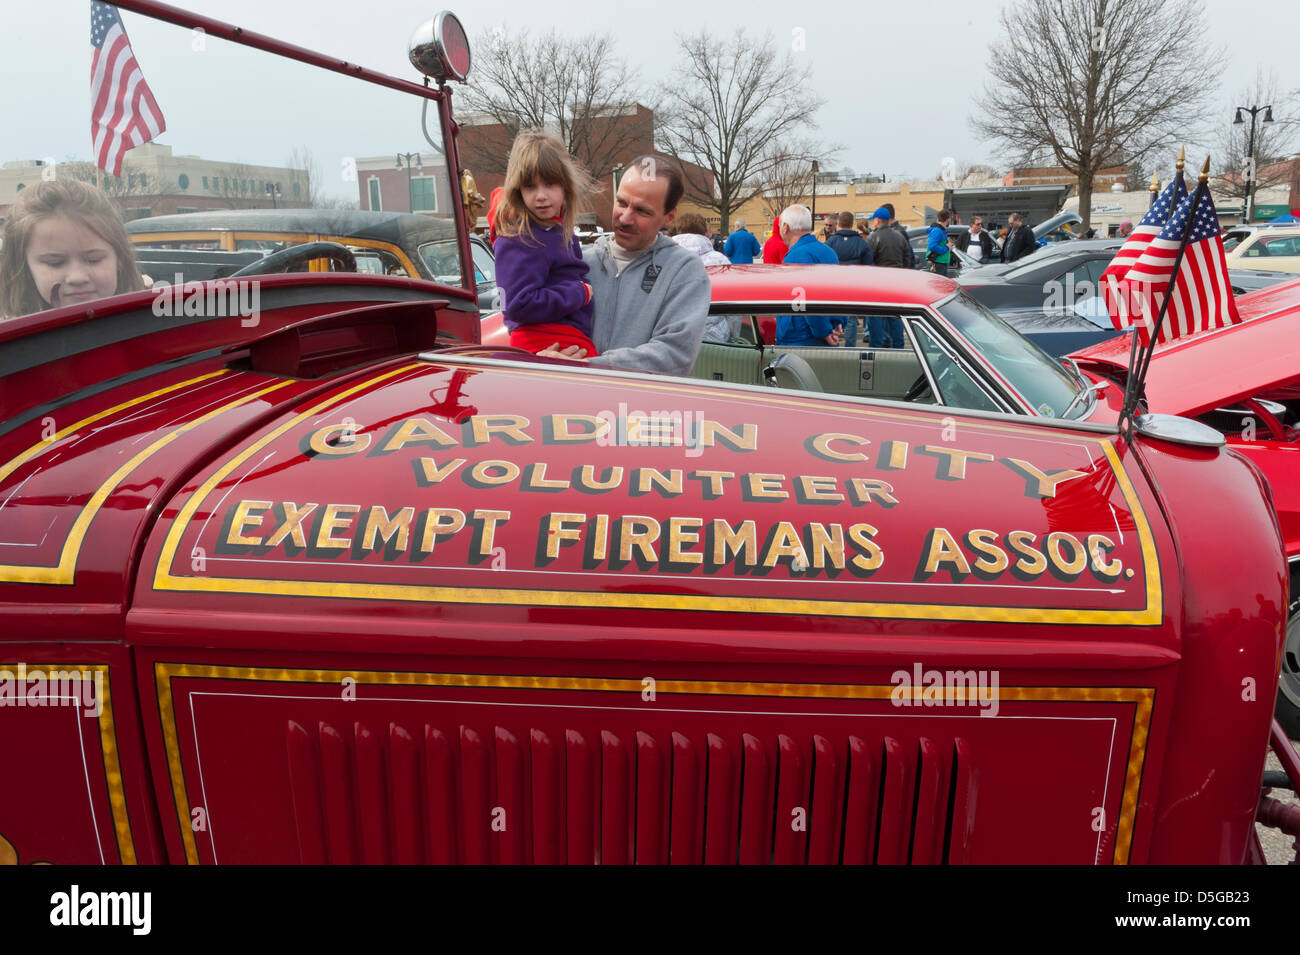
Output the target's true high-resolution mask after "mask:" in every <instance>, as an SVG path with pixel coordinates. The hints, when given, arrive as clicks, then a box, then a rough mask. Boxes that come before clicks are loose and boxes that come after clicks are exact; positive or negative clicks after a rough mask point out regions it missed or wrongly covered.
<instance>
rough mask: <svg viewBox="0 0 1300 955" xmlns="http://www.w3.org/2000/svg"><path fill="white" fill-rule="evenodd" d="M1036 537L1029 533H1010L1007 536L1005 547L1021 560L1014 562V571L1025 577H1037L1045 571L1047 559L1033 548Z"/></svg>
mask: <svg viewBox="0 0 1300 955" xmlns="http://www.w3.org/2000/svg"><path fill="white" fill-rule="evenodd" d="M1036 537H1037V535H1035V534H1031V533H1030V532H1029V531H1011V533H1009V534H1007V545H1008V546H1009V547H1010V548H1011V549H1012V550H1014V551H1015V552H1016V553H1017V554H1020V555H1022V559H1021V560H1018V561H1016V566H1015V568H1014V570H1015V571H1016V573H1018V574H1021V575H1022V576H1025V577H1037V576H1038V575H1039V574H1041V573H1042V572H1043V571H1045V570H1046V569H1047V558H1046V557H1044V556H1043V555H1042V554H1041V553H1039V552H1038V550H1036V549H1035V548H1034V546H1033V543H1034V540H1035V539H1036Z"/></svg>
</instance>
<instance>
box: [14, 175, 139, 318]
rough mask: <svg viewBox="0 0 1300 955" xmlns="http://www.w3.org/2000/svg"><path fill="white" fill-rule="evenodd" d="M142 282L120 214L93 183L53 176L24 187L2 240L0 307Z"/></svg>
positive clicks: (68, 301) (18, 311) (38, 305)
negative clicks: (54, 177) (48, 179)
mask: <svg viewBox="0 0 1300 955" xmlns="http://www.w3.org/2000/svg"><path fill="white" fill-rule="evenodd" d="M144 287H145V285H144V282H143V281H142V280H141V278H140V274H139V272H138V271H137V270H136V264H135V250H134V249H133V248H132V247H131V240H130V239H129V238H128V237H127V234H126V227H125V226H124V225H123V224H122V216H121V215H120V214H119V213H118V211H117V208H116V207H115V206H114V205H113V203H112V202H111V201H109V199H108V197H107V196H105V195H104V194H103V193H102V192H100V191H99V190H98V189H96V188H95V187H94V186H91V185H89V184H88V183H84V182H80V181H78V180H75V179H67V180H64V179H52V180H50V181H48V182H39V183H36V184H35V185H34V186H29V187H28V188H27V189H24V190H23V191H22V192H21V193H19V194H18V199H17V200H16V201H15V202H14V204H13V205H12V206H10V208H9V217H8V219H6V220H5V225H4V246H3V248H0V315H3V316H5V317H7V318H17V317H18V316H19V315H28V314H31V313H32V312H39V311H42V310H43V309H47V308H59V307H61V306H64V305H84V304H85V303H87V302H91V301H94V300H95V299H100V298H107V297H109V296H110V295H117V294H119V293H122V292H133V291H137V290H139V289H142V288H144Z"/></svg>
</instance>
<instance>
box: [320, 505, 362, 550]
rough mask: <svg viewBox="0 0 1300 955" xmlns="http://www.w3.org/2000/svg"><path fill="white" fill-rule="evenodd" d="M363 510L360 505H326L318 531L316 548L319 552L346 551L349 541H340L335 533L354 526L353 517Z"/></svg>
mask: <svg viewBox="0 0 1300 955" xmlns="http://www.w3.org/2000/svg"><path fill="white" fill-rule="evenodd" d="M360 510H361V505H360V504H326V505H325V512H324V513H323V514H322V515H321V519H320V528H319V529H318V530H317V531H316V548H317V549H318V550H346V549H347V547H348V541H346V540H339V539H338V538H337V537H335V536H334V532H335V531H341V530H344V529H346V528H349V527H351V526H352V517H351V515H353V514H356V513H357V512H358V511H360Z"/></svg>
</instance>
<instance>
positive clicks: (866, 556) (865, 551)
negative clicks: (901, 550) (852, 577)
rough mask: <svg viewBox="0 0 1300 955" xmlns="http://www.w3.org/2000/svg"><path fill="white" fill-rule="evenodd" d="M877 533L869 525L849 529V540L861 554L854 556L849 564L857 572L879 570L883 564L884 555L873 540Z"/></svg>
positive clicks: (853, 526)
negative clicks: (856, 569)
mask: <svg viewBox="0 0 1300 955" xmlns="http://www.w3.org/2000/svg"><path fill="white" fill-rule="evenodd" d="M877 533H879V532H878V531H877V530H876V529H875V528H874V527H872V526H871V525H870V524H854V525H852V526H850V527H849V540H850V541H852V542H853V544H854V545H855V546H856V547H857V548H858V550H860V551H861V552H862V553H859V554H856V555H854V557H853V559H852V560H851V561H849V563H850V564H852V565H853V566H854V567H856V568H858V569H859V570H879V569H880V568H881V566H882V565H883V564H884V563H885V554H884V552H883V551H882V550H881V549H880V545H879V544H877V543H876V542H875V540H874V538H875V536H876V534H877Z"/></svg>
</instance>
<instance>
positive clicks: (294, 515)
mask: <svg viewBox="0 0 1300 955" xmlns="http://www.w3.org/2000/svg"><path fill="white" fill-rule="evenodd" d="M314 510H316V505H315V504H304V505H303V506H302V507H299V506H298V505H297V504H294V503H293V502H292V501H285V502H284V523H283V524H281V525H280V526H279V527H278V528H276V531H275V533H274V534H272V535H271V537H270V539H269V540H267V542H266V546H267V547H275V546H277V545H279V544H280V543H282V542H283V541H284V539H285V538H286V537H292V538H293V543H294V546H295V547H306V546H307V535H306V534H304V533H303V530H302V521H303V518H305V517H306V516H307V515H308V514H310V513H311V512H312V511H314Z"/></svg>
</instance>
